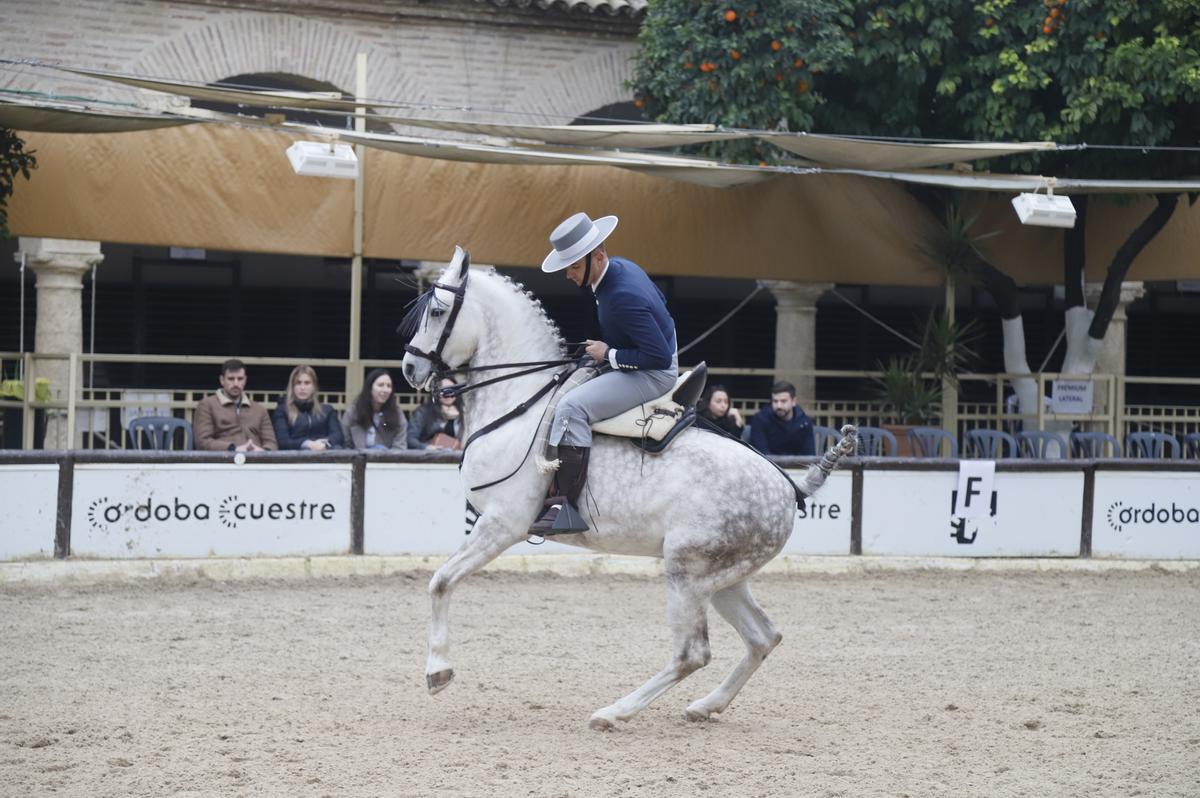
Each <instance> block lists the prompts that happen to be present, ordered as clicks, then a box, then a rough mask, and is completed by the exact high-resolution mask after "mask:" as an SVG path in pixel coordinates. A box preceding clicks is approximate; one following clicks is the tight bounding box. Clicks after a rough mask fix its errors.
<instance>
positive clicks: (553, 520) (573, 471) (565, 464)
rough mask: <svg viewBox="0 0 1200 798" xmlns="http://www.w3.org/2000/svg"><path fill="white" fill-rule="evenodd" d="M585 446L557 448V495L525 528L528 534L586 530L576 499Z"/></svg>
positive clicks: (587, 451)
mask: <svg viewBox="0 0 1200 798" xmlns="http://www.w3.org/2000/svg"><path fill="white" fill-rule="evenodd" d="M591 452H592V450H591V448H589V447H587V446H559V447H558V459H559V461H560V464H559V466H558V489H559V490H560V491H561V492H562V495H561V496H555V497H554V498H552V499H549V500H547V502H546V505H547V506H546V510H545V512H543V513H542V515H541V517H540V518H538V520H536V521H534V522H533V526H531V527H529V534H531V535H539V536H541V537H544V538H545V537H550V536H551V535H565V534H568V533H571V532H586V531H588V525H587V522H586V521H584V520H583V518H582V517H581V516H580V515H579V497H580V495H581V494H582V493H583V486H584V483H586V482H587V469H588V456H589V455H590V454H591Z"/></svg>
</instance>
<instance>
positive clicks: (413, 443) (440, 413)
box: [408, 378, 462, 451]
mask: <svg viewBox="0 0 1200 798" xmlns="http://www.w3.org/2000/svg"><path fill="white" fill-rule="evenodd" d="M453 384H454V380H452V379H448V378H447V379H443V380H442V381H441V383H440V385H441V387H442V388H445V387H447V386H449V385H453ZM461 438H462V404H461V403H460V402H459V400H458V398H457V397H454V396H442V395H441V394H440V393H439V394H435V395H434V396H431V397H430V398H429V401H427V402H425V403H424V404H422V405H421V406H420V407H418V408H417V409H416V410H414V411H413V417H412V424H410V425H409V427H408V448H410V449H450V450H452V451H453V450H455V449H460V448H462V441H461Z"/></svg>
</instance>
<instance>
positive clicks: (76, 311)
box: [16, 237, 104, 449]
mask: <svg viewBox="0 0 1200 798" xmlns="http://www.w3.org/2000/svg"><path fill="white" fill-rule="evenodd" d="M19 244H20V248H19V250H18V251H17V254H16V258H17V261H18V262H19V261H20V260H21V256H22V255H24V256H25V257H26V263H27V265H28V266H29V267H30V268H31V269H33V273H34V274H36V275H37V326H36V328H35V332H34V342H33V351H34V352H40V353H46V354H72V353H75V354H81V353H82V352H83V306H82V305H83V303H82V297H83V275H84V274H85V273H86V272H87V271H88V270H89V269H90V268H92V265H93V264H96V263H100V262H101V261H102V260H104V256H103V255H102V254H100V242H99V241H72V240H68V239H62V238H24V237H22V238H21V239H20V242H19ZM34 371H35V373H34V374H26V375H25V378H26V379H29V380H32V379H34V378H35V377H45V378H46V379H48V380H49V381H50V396H51V398H52V399H54V401H66V400H67V389H68V385H69V384H70V368H69V366H68V364H67V361H65V360H42V361H37V362H36V366H35V368H34ZM82 378H83V374H82V369H81V370H80V372H79V373H77V374H76V375H75V380H76V382H75V384H76V385H77V386H82V384H83V379H82ZM73 446H74V442H73V441H69V440H67V411H66V410H57V411H56V410H51V411H47V413H46V443H45V448H47V449H70V448H72V447H73Z"/></svg>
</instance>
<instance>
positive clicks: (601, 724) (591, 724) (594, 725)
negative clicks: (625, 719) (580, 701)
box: [588, 715, 617, 732]
mask: <svg viewBox="0 0 1200 798" xmlns="http://www.w3.org/2000/svg"><path fill="white" fill-rule="evenodd" d="M588 728H589V729H591V730H592V731H603V732H610V731H612V730H613V729H615V728H617V724H615V723H613V722H612V721H611V720H609V719H608V718H604V717H601V716H600V715H592V719H591V720H589V721H588Z"/></svg>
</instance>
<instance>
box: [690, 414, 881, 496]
mask: <svg viewBox="0 0 1200 798" xmlns="http://www.w3.org/2000/svg"><path fill="white" fill-rule="evenodd" d="M696 424H698V425H699V426H700V427H702V428H703V429H706V430H708V431H709V432H715V433H717V434H718V435H723V436H724V437H726V438H728V439H729V440H731V441H737V442H738V443H740V444H741V445H742V446H745V447H746V448H747V449H749V450H750V451H752V452H754V453H755V454H756V455H758V456H759V457H761V458H762V459H764V460H766V461H767V462H768V463H770V464H771V467H772V468H774V469H775V470H776V471H778V472H779V473H780V475H781V476H782V477H783V478H784V479H786V480H787V481H788V484H789V485H791V486H792V490H793V491H795V493H796V506H797V507H803V506H804V500H805V499H807V498H808V497H810V496H813V495H815V494H816V492H817V491H818V490H820V488H821V486H822V485H824V484H825V480H826V478H827V477H828V476H829V475H830V474H832V473H833V470H834V469H835V468H837V467H838V462H839V461H840V460H841V459H842V458H843V457H845V456H846V455H848V454H854V452H855V450H857V449H858V428H857V427H855V426H854V425H853V424H847V425H845V426H844V427H842V438H841V440H839V441H838V442H837V443H835V444H834V445H833V446H830V447H829V451H827V452H825V453H824V454H822V455H821V460H820V462H818V463H816V464H815V465H811V466H809V467H808V471H806V472H805V474H804V479H802V480H801V481H800V484H799V485H797V484H796V482H795V480H793V479H792V478H791V477H790V476H788V473H787V472H786V471H784V470H783V469H782V468H780V467H779V464H778V463H776V462H775V461H774V460H772V459H771V458H769V457H767V456H766V455H765V454H763V453H762V452H760V451H759V450H758V449H755V448H754V447H753V446H751V445H750V444H749V443H747V442H746V441H744V440H742V439H741V438H739V437H737V436H736V435H730V434H729V433H728V432H726V431H725V430H723V429H721V428H720V427H718V426H717V425H716V424H714V423H713V422H711V421H709V420H708V419H707V418H705V417H704V416H702V415H700V414H696Z"/></svg>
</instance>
